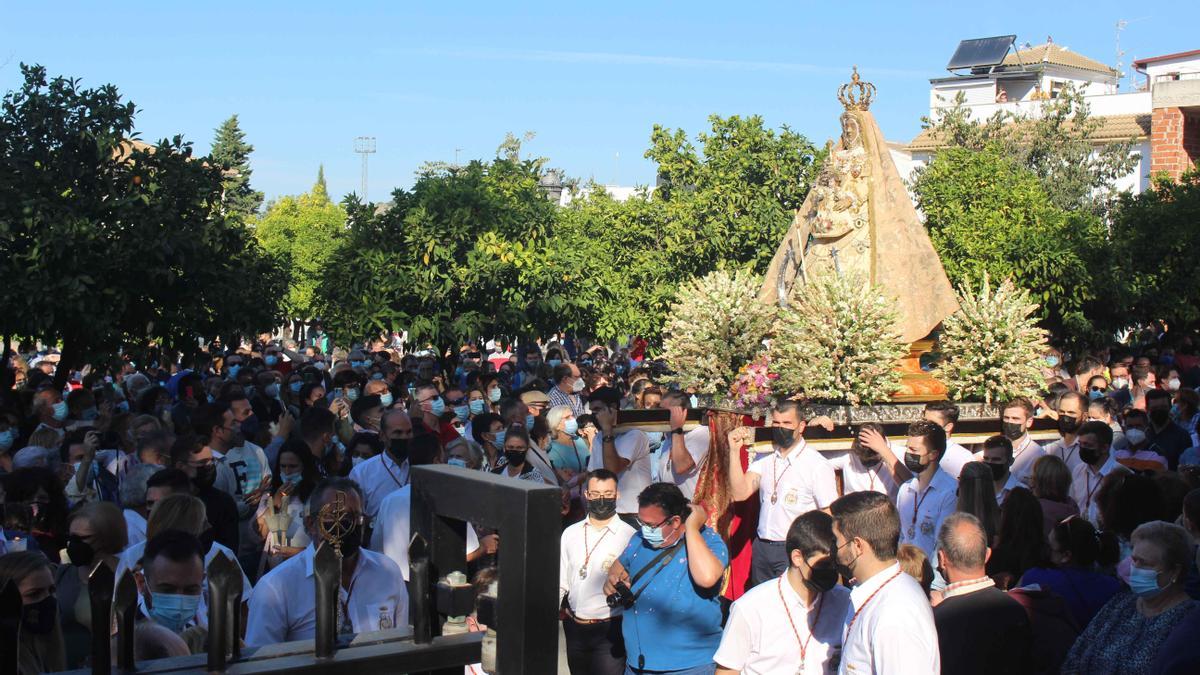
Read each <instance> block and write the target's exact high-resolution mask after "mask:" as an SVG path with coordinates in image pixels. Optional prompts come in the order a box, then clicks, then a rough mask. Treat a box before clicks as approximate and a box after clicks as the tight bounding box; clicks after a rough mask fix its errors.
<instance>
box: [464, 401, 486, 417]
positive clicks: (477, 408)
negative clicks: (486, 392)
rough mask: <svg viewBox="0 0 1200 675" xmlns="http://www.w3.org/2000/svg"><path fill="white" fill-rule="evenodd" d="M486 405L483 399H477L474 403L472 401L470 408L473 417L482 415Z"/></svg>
mask: <svg viewBox="0 0 1200 675" xmlns="http://www.w3.org/2000/svg"><path fill="white" fill-rule="evenodd" d="M486 405H487V404H486V403H484V402H483V399H481V398H477V399H475V400H474V401H471V403H470V405H469V406H468V407H469V409H470V411H471V414H472V415H482V414H483V410H484V407H485V406H486Z"/></svg>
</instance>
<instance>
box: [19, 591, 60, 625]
mask: <svg viewBox="0 0 1200 675" xmlns="http://www.w3.org/2000/svg"><path fill="white" fill-rule="evenodd" d="M57 623H58V598H56V597H54V596H53V595H47V596H46V597H45V598H42V599H41V600H39V601H37V602H35V603H33V604H31V605H25V606H23V607H21V625H22V626H23V627H24V628H25V629H26V630H28V631H29V632H30V633H34V634H37V635H45V634H47V633H49V632H50V631H52V630H54V626H55V625H56V624H57Z"/></svg>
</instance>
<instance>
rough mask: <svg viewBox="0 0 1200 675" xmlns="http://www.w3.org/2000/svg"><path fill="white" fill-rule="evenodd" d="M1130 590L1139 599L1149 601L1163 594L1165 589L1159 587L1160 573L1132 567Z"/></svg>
mask: <svg viewBox="0 0 1200 675" xmlns="http://www.w3.org/2000/svg"><path fill="white" fill-rule="evenodd" d="M1129 590H1131V591H1133V593H1134V595H1136V596H1138V597H1139V598H1145V599H1147V600H1149V599H1150V598H1153V597H1154V596H1156V595H1158V594H1159V593H1162V592H1163V589H1162V588H1160V587H1159V585H1158V572H1157V571H1155V570H1152V569H1147V568H1145V567H1138V566H1137V565H1130V567H1129Z"/></svg>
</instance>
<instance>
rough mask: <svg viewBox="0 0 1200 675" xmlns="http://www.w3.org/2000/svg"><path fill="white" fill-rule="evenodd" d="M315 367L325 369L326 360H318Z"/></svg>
mask: <svg viewBox="0 0 1200 675" xmlns="http://www.w3.org/2000/svg"><path fill="white" fill-rule="evenodd" d="M313 368H316V369H317V370H325V368H326V365H325V362H324V361H317V362H316V363H314V364H313Z"/></svg>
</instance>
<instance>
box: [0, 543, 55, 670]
mask: <svg viewBox="0 0 1200 675" xmlns="http://www.w3.org/2000/svg"><path fill="white" fill-rule="evenodd" d="M9 582H12V583H13V584H14V585H15V586H16V587H17V592H18V593H20V594H21V617H20V629H19V630H18V631H17V664H18V665H17V671H18V672H21V673H50V672H55V671H59V670H66V668H67V662H66V659H65V658H64V656H63V636H62V627H61V626H60V625H59V622H58V599H57V598H56V597H55V595H54V575H53V573H52V569H51V566H50V561H49V560H46V556H44V555H42V554H41V553H40V552H38V551H18V552H16V553H8V554H5V555H0V588H4V587H5V586H6V585H8V583H9ZM3 658H5V659H11V658H12V656H11V655H10V654H4V655H3Z"/></svg>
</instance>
